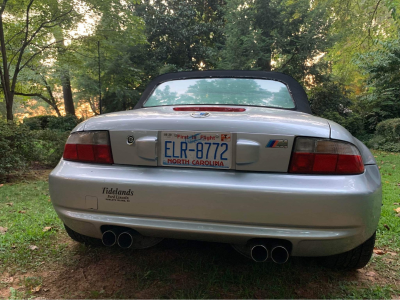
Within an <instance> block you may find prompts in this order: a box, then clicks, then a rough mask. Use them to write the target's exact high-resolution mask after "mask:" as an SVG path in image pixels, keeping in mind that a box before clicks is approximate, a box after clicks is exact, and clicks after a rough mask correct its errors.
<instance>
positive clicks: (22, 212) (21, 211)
mask: <svg viewBox="0 0 400 300" xmlns="http://www.w3.org/2000/svg"><path fill="white" fill-rule="evenodd" d="M18 213H20V214H24V213H26V210H20V211H19V212H18Z"/></svg>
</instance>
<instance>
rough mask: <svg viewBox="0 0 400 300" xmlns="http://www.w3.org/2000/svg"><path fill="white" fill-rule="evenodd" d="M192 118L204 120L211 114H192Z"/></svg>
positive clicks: (202, 112)
mask: <svg viewBox="0 0 400 300" xmlns="http://www.w3.org/2000/svg"><path fill="white" fill-rule="evenodd" d="M190 115H191V116H192V117H193V118H206V117H208V116H210V115H211V114H210V113H209V112H204V111H201V112H194V113H191V114H190Z"/></svg>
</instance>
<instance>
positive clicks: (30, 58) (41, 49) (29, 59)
mask: <svg viewBox="0 0 400 300" xmlns="http://www.w3.org/2000/svg"><path fill="white" fill-rule="evenodd" d="M61 42H64V40H60V41H55V42H53V43H50V44H47V45H46V46H44V47H41V48H40V47H38V46H37V47H38V48H40V50H39V51H37V52H35V53H34V54H32V56H31V57H29V58H28V60H27V61H26V62H25V63H24V64H23V65H22V66H21V67H20V68H19V69H18V71H21V70H22V69H23V68H25V67H26V65H27V64H29V63H30V62H31V61H32V59H34V58H35V57H36V56H37V55H39V54H40V53H42V52H43V51H44V50H46V49H48V48H50V47H51V46H53V45H55V44H57V43H61Z"/></svg>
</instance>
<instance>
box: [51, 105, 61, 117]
mask: <svg viewBox="0 0 400 300" xmlns="http://www.w3.org/2000/svg"><path fill="white" fill-rule="evenodd" d="M52 107H53V108H54V110H55V111H56V114H57V117H61V113H60V110H59V109H58V107H57V105H52Z"/></svg>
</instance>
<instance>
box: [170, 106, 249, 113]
mask: <svg viewBox="0 0 400 300" xmlns="http://www.w3.org/2000/svg"><path fill="white" fill-rule="evenodd" d="M174 111H223V112H244V111H246V109H245V108H237V107H215V106H192V107H191V106H185V107H174Z"/></svg>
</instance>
